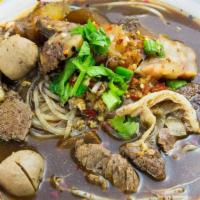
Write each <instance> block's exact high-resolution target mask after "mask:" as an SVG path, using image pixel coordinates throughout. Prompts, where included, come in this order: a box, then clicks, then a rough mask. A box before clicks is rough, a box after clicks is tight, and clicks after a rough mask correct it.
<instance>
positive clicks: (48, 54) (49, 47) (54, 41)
mask: <svg viewBox="0 0 200 200" xmlns="http://www.w3.org/2000/svg"><path fill="white" fill-rule="evenodd" d="M82 43H83V38H82V36H81V35H71V34H70V33H68V32H62V33H56V34H54V35H53V36H52V37H50V38H49V40H47V41H46V42H45V44H44V46H43V48H42V50H41V52H40V71H41V72H42V73H43V74H46V73H47V72H50V71H52V70H54V69H56V68H57V67H58V64H59V63H60V62H61V61H63V60H66V59H67V58H70V57H71V56H72V55H73V54H74V53H75V51H76V49H77V48H80V47H81V45H82Z"/></svg>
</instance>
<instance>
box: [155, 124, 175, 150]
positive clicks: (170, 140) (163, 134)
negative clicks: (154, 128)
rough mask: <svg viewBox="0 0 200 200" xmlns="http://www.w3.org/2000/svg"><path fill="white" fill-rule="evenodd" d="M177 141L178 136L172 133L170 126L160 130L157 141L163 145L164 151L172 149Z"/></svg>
mask: <svg viewBox="0 0 200 200" xmlns="http://www.w3.org/2000/svg"><path fill="white" fill-rule="evenodd" d="M176 141H177V139H176V137H175V136H173V135H171V134H170V131H169V129H168V128H161V129H160V130H159V131H158V138H157V143H158V144H159V145H160V146H161V149H162V150H163V151H164V152H166V153H167V152H168V151H170V150H172V149H173V147H174V144H175V143H176Z"/></svg>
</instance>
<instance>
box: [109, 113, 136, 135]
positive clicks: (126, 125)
mask: <svg viewBox="0 0 200 200" xmlns="http://www.w3.org/2000/svg"><path fill="white" fill-rule="evenodd" d="M109 123H110V125H111V126H112V127H113V128H114V129H115V130H116V131H117V133H118V134H119V135H120V136H121V137H122V138H123V139H131V138H132V137H133V135H134V134H135V133H136V132H137V130H138V128H139V123H137V122H135V121H133V119H132V118H128V119H126V118H125V117H124V116H122V117H120V116H116V117H114V118H113V119H110V120H109Z"/></svg>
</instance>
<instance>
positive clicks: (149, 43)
mask: <svg viewBox="0 0 200 200" xmlns="http://www.w3.org/2000/svg"><path fill="white" fill-rule="evenodd" d="M144 53H145V54H146V55H148V56H158V57H164V56H165V51H164V46H163V45H162V44H161V43H160V42H159V41H158V40H152V39H145V40H144Z"/></svg>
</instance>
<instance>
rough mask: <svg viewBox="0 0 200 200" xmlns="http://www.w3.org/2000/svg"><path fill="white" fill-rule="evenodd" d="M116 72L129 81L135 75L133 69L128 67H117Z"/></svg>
mask: <svg viewBox="0 0 200 200" xmlns="http://www.w3.org/2000/svg"><path fill="white" fill-rule="evenodd" d="M115 73H117V74H119V75H121V76H123V77H124V78H125V79H126V80H127V81H129V80H131V78H132V77H133V75H134V73H133V71H132V70H130V69H127V68H125V67H117V68H116V69H115Z"/></svg>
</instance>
